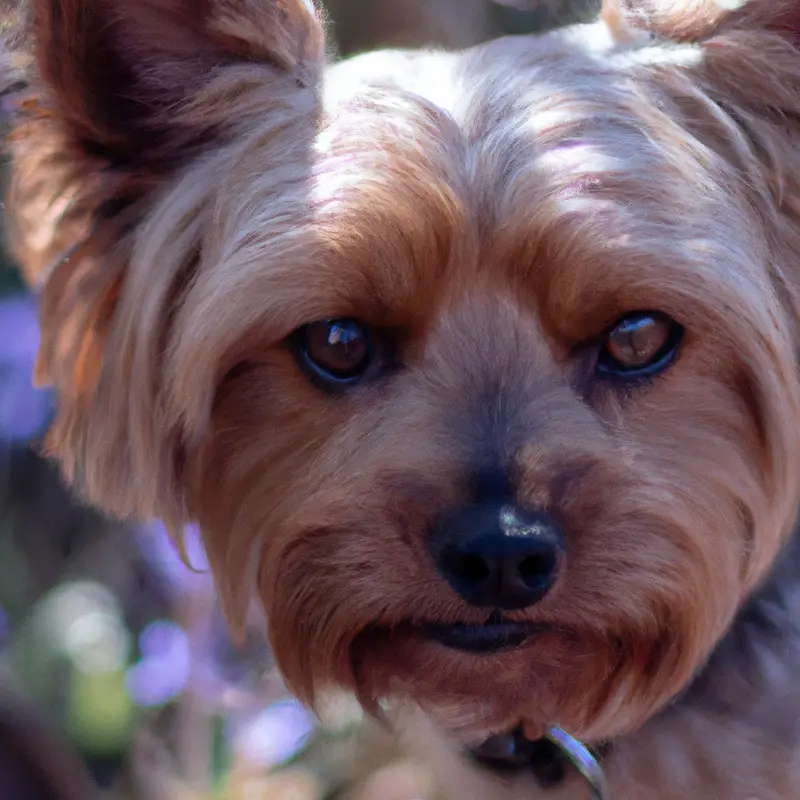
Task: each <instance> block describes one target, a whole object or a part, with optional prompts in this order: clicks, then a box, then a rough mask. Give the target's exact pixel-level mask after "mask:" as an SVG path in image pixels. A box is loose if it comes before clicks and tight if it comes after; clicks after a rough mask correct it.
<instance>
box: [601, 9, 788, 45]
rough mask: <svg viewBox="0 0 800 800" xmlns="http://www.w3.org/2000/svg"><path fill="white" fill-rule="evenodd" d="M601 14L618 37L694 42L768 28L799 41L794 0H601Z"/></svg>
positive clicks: (621, 38) (622, 39)
mask: <svg viewBox="0 0 800 800" xmlns="http://www.w3.org/2000/svg"><path fill="white" fill-rule="evenodd" d="M602 17H603V19H604V20H605V21H606V24H607V25H608V27H609V28H610V30H611V32H612V34H613V35H614V37H615V38H616V39H617V40H619V41H627V40H630V39H634V38H636V36H637V35H638V34H640V33H643V32H646V33H649V34H651V35H655V36H659V37H663V38H665V39H670V40H672V41H679V42H697V41H702V40H704V39H708V38H709V37H711V36H714V35H717V34H721V33H724V32H726V31H731V30H737V29H738V30H756V29H761V30H772V31H774V32H782V33H788V34H789V35H790V36H796V37H798V41H800V2H798V0H603V7H602Z"/></svg>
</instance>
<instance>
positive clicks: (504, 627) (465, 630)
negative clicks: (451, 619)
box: [424, 612, 542, 653]
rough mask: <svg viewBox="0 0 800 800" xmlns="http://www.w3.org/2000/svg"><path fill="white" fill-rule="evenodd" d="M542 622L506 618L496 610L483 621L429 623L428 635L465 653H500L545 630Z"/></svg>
mask: <svg viewBox="0 0 800 800" xmlns="http://www.w3.org/2000/svg"><path fill="white" fill-rule="evenodd" d="M541 630H542V629H541V626H534V625H531V624H530V623H525V622H513V621H511V620H506V619H504V618H503V617H502V615H501V614H500V613H498V612H494V613H493V614H492V615H491V616H490V617H489V619H488V620H487V621H486V622H485V623H483V624H482V625H465V624H458V623H456V624H451V625H441V624H427V625H425V626H424V632H425V635H426V636H427V637H428V638H429V639H432V640H433V641H435V642H438V643H439V644H441V645H444V646H445V647H448V648H450V649H451V650H460V651H462V652H465V653H497V652H500V651H502V650H512V649H514V648H517V647H520V646H521V645H522V644H524V643H525V642H526V641H527V640H528V639H530V638H532V637H533V636H535V635H536V634H537V633H540V632H541Z"/></svg>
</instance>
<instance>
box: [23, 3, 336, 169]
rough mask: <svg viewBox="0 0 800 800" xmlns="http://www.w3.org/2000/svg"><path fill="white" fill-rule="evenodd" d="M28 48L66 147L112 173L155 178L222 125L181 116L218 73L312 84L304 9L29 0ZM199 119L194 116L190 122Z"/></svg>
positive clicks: (317, 40)
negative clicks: (259, 71)
mask: <svg viewBox="0 0 800 800" xmlns="http://www.w3.org/2000/svg"><path fill="white" fill-rule="evenodd" d="M33 8H34V13H33V19H32V22H31V25H32V32H31V33H32V40H33V47H34V52H35V58H36V62H37V65H38V70H39V74H40V75H41V78H42V80H43V81H44V83H45V84H46V85H47V86H48V88H49V89H50V100H51V102H52V103H53V109H52V110H53V112H54V113H56V114H57V115H58V116H59V118H60V119H61V122H62V124H63V125H64V126H65V127H67V128H68V129H69V130H70V133H71V135H72V142H71V144H72V146H73V147H75V148H76V149H79V150H82V151H85V152H86V153H87V154H89V155H91V156H94V157H102V158H105V159H106V160H107V161H108V163H109V165H111V166H112V167H113V168H115V169H120V168H125V167H132V168H136V169H147V170H153V171H163V170H165V169H172V168H174V167H175V165H176V159H178V160H182V159H185V158H187V157H189V156H191V154H192V150H193V148H195V147H199V146H202V144H203V143H204V141H207V140H208V138H209V137H212V136H213V135H214V133H215V130H214V128H215V127H218V126H221V125H223V124H224V115H221V114H220V115H217V117H216V118H211V119H207V120H204V119H203V114H204V113H206V112H207V110H208V107H207V106H203V107H202V108H200V109H195V113H188V114H187V111H186V107H187V106H190V105H191V101H192V99H196V98H198V96H199V94H200V93H201V92H202V91H203V90H204V89H205V88H206V86H207V85H208V84H209V83H210V82H211V80H212V79H213V78H214V77H215V76H219V75H220V74H221V73H222V72H223V71H224V69H225V67H226V66H230V65H236V64H239V65H244V64H252V65H254V66H256V65H262V66H267V67H274V68H275V69H276V70H279V71H282V72H283V73H286V74H288V75H291V77H292V78H293V79H295V80H297V81H298V82H301V83H306V84H309V83H312V82H314V81H315V80H316V77H317V73H318V67H319V63H320V59H321V57H322V32H321V28H320V26H319V23H318V21H317V19H316V18H315V15H314V12H313V8H312V7H311V5H310V3H309V2H304V0H94V1H93V2H90V1H89V0H34V2H33ZM198 112H199V113H198Z"/></svg>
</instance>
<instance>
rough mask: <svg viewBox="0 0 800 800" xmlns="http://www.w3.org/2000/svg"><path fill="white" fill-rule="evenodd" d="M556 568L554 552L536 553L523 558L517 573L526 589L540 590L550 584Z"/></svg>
mask: <svg viewBox="0 0 800 800" xmlns="http://www.w3.org/2000/svg"><path fill="white" fill-rule="evenodd" d="M555 568H556V556H555V553H554V552H550V553H536V554H535V555H531V556H528V557H527V558H523V559H522V561H520V563H519V566H518V567H517V571H518V572H519V576H520V578H521V579H522V582H523V583H524V584H525V586H527V587H528V589H541V588H544V587H546V586H548V585H549V584H550V581H551V580H552V577H553V573H554V572H555Z"/></svg>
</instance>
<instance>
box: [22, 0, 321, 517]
mask: <svg viewBox="0 0 800 800" xmlns="http://www.w3.org/2000/svg"><path fill="white" fill-rule="evenodd" d="M19 38H20V40H21V42H22V46H23V49H24V53H25V61H26V63H27V67H26V71H27V75H26V79H27V82H28V86H27V89H26V90H25V91H24V92H23V93H22V100H21V101H20V102H19V103H18V115H17V116H18V118H17V119H16V120H15V122H14V127H13V130H12V132H11V135H10V145H11V155H12V180H11V183H10V188H9V196H8V202H7V212H8V223H9V234H10V235H9V240H10V244H11V247H12V250H13V252H14V255H15V256H16V258H17V260H18V262H19V263H20V265H21V266H22V268H23V271H24V272H25V274H26V276H27V278H28V280H29V282H30V283H31V284H32V285H34V286H35V287H36V289H37V291H38V292H39V296H40V297H39V299H40V319H41V325H42V344H41V349H40V353H39V361H38V365H37V375H38V378H39V381H40V382H41V383H50V384H53V385H54V386H55V388H56V392H57V396H58V408H57V413H56V417H55V421H54V424H53V426H52V429H51V432H50V439H49V443H50V450H51V452H52V453H53V454H54V455H55V456H57V457H58V458H59V459H60V461H61V462H62V465H63V467H64V471H65V474H66V476H67V478H68V479H75V480H78V479H80V484H81V488H82V489H83V491H84V493H85V494H86V495H87V496H88V498H89V499H90V500H91V501H93V502H95V503H97V504H98V505H101V506H103V507H104V508H105V509H107V510H109V511H111V512H113V513H115V514H118V515H125V516H127V515H131V514H136V515H138V516H150V515H156V516H161V517H163V518H167V519H169V520H171V521H175V520H178V519H179V518H180V516H181V514H182V512H183V500H182V498H181V497H180V492H179V490H178V488H177V487H178V486H179V484H180V475H179V472H180V465H181V460H182V458H183V457H184V456H183V454H182V453H181V434H180V432H177V431H174V430H164V429H163V428H162V427H160V420H161V418H162V416H163V415H162V413H161V412H162V410H163V404H164V401H163V398H162V396H161V394H160V392H161V388H160V383H161V382H162V381H163V379H164V375H163V370H162V365H161V364H160V362H159V359H160V358H161V357H162V356H163V353H164V352H165V350H166V349H167V348H168V347H169V344H170V339H169V337H170V325H171V324H172V320H173V319H174V316H175V312H176V303H178V302H179V300H180V298H181V296H182V294H183V293H184V290H185V289H186V287H187V286H188V285H190V284H191V282H192V279H193V273H194V270H195V269H196V268H197V264H198V261H199V259H200V254H201V253H203V252H204V251H205V249H207V248H205V246H204V237H205V236H206V235H207V231H208V229H209V228H210V227H211V221H212V220H213V219H214V198H215V190H216V186H217V185H218V183H219V181H220V176H223V175H226V174H229V173H230V171H231V170H232V169H233V168H234V167H235V165H236V163H237V160H236V159H237V156H236V152H237V151H236V148H237V146H239V144H238V143H240V142H246V141H249V138H248V137H250V138H252V136H253V135H255V136H256V137H257V138H258V141H259V143H260V144H259V147H260V150H259V153H260V154H261V155H262V156H263V160H262V161H260V162H259V163H260V164H262V163H263V165H264V169H265V170H267V169H269V167H271V166H274V165H278V166H282V167H283V168H284V172H285V171H286V169H287V168H288V169H291V165H292V164H293V163H295V162H298V161H301V160H302V157H303V152H304V151H303V148H305V152H307V151H308V143H309V141H310V139H311V138H312V137H313V135H314V132H315V126H316V121H317V115H318V110H319V102H318V96H317V95H318V92H317V87H318V83H319V79H320V76H321V72H322V66H323V61H324V36H323V28H322V25H321V23H320V21H319V19H318V18H317V15H316V14H315V11H314V7H313V5H312V3H311V2H310V0H30V3H29V13H28V14H27V16H26V19H25V30H24V35H22V36H21V37H19ZM287 165H288V167H287ZM297 171H298V170H295V172H297ZM291 174H294V173H291ZM288 182H289V181H288V179H286V178H285V175H284V180H283V183H282V184H281V185H282V186H284V187H285V186H286V185H287V183H288ZM274 191H277V189H275V190H274ZM262 200H263V202H264V203H266V204H267V205H268V204H269V203H270V196H269V194H268V193H267V194H266V196H263V197H262Z"/></svg>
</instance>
